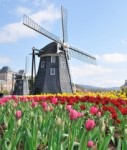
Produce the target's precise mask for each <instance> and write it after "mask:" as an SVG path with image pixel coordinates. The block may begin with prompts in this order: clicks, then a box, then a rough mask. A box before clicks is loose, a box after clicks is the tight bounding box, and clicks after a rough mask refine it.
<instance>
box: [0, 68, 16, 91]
mask: <svg viewBox="0 0 127 150" xmlns="http://www.w3.org/2000/svg"><path fill="white" fill-rule="evenodd" d="M14 75H15V72H14V71H12V70H11V69H10V67H8V66H3V67H2V69H0V91H3V90H5V91H8V92H9V93H12V91H13V88H14Z"/></svg>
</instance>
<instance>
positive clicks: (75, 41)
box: [0, 0, 127, 87]
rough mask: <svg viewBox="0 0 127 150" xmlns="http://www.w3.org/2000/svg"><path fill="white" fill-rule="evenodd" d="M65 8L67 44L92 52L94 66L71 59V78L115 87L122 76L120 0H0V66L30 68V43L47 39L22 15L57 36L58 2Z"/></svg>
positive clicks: (125, 37)
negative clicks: (32, 27) (27, 24)
mask: <svg viewBox="0 0 127 150" xmlns="http://www.w3.org/2000/svg"><path fill="white" fill-rule="evenodd" d="M61 5H63V6H64V7H65V8H66V9H67V10H68V23H67V24H68V43H69V44H71V45H73V46H76V47H78V48H80V49H82V50H84V52H87V53H89V54H91V55H94V56H96V58H97V66H94V65H90V64H87V63H84V62H81V61H79V60H77V59H73V58H72V59H71V62H70V66H71V74H72V79H73V81H74V82H75V83H80V84H88V85H93V86H100V87H112V86H121V85H122V84H124V81H125V80H126V79H127V9H126V8H127V1H126V0H122V1H119V0H103V1H102V0H96V1H95V0H78V1H65V0H54V1H53V0H18V1H17V0H13V2H12V1H10V0H0V6H1V9H0V68H2V66H10V67H11V68H12V69H13V70H15V71H18V70H19V69H24V68H25V59H26V56H27V57H28V68H29V69H28V72H30V69H31V56H30V55H29V53H31V49H32V47H33V46H34V47H36V48H38V49H40V48H42V47H43V46H45V45H46V44H48V43H50V42H52V41H51V40H49V39H47V38H46V37H44V36H43V35H40V34H38V33H36V32H34V31H33V30H31V29H29V28H27V27H25V26H24V25H23V24H22V22H23V14H24V13H25V14H27V15H28V16H30V17H32V18H33V19H34V20H35V21H36V22H38V23H39V24H40V25H41V26H43V27H44V28H45V29H47V30H48V31H50V32H52V33H54V34H55V35H57V36H59V37H62V32H61V18H60V6H61Z"/></svg>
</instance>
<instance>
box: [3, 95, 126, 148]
mask: <svg viewBox="0 0 127 150" xmlns="http://www.w3.org/2000/svg"><path fill="white" fill-rule="evenodd" d="M105 94H107V93H96V94H95V93H82V94H81V93H77V94H76V95H71V94H70V95H67V94H63V95H61V94H57V95H52V94H47V95H46V94H45V95H37V96H34V95H31V96H10V97H3V98H1V99H0V116H1V117H0V150H28V149H29V150H67V149H68V150H84V149H85V150H88V149H94V150H102V149H103V150H107V149H109V150H110V149H112V148H114V149H118V150H119V149H123V150H125V149H127V101H126V99H122V98H119V96H118V95H117V98H110V97H109V96H108V94H109V93H108V94H107V96H104V95H105ZM115 94H116V93H115ZM111 95H112V96H111V97H116V95H114V96H113V94H112V93H111ZM121 96H122V95H121Z"/></svg>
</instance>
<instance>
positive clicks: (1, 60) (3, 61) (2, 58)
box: [0, 56, 11, 64]
mask: <svg viewBox="0 0 127 150" xmlns="http://www.w3.org/2000/svg"><path fill="white" fill-rule="evenodd" d="M10 62H11V59H10V58H9V57H5V56H0V64H9V63H10Z"/></svg>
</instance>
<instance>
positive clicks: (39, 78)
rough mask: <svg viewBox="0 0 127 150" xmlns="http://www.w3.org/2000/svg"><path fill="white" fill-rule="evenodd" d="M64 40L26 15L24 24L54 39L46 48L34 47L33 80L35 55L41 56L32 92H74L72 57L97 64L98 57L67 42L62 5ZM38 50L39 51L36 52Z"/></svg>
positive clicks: (65, 20) (65, 16)
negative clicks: (71, 69) (70, 64)
mask: <svg viewBox="0 0 127 150" xmlns="http://www.w3.org/2000/svg"><path fill="white" fill-rule="evenodd" d="M61 17H62V33H63V40H60V38H59V37H57V36H56V35H54V34H52V33H50V32H49V31H47V30H45V29H44V28H42V27H41V26H40V25H38V24H37V23H35V22H34V21H33V20H32V19H30V18H29V17H28V16H26V15H24V19H23V24H24V25H26V26H27V27H29V28H31V29H33V30H35V31H36V32H38V33H40V34H42V35H44V36H46V37H48V38H49V39H51V40H53V42H52V43H50V44H48V45H47V46H45V47H44V48H42V49H40V50H37V49H35V48H33V53H32V80H33V72H36V68H35V55H38V56H39V57H40V63H39V67H38V72H37V75H36V76H35V81H34V84H33V88H32V94H39V93H64V92H67V93H72V92H73V88H72V82H71V75H70V68H69V63H68V62H69V59H70V57H75V58H77V59H80V60H82V61H85V62H87V63H92V64H96V58H95V57H93V56H91V55H89V54H87V53H85V52H83V51H81V50H80V49H78V48H76V47H73V46H71V45H69V44H67V15H66V11H65V9H63V8H62V7H61ZM35 51H37V52H35Z"/></svg>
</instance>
